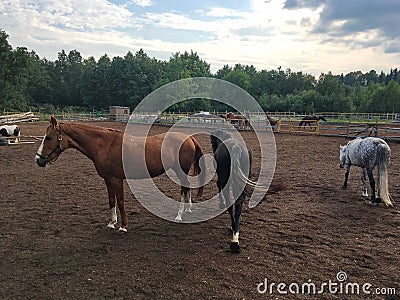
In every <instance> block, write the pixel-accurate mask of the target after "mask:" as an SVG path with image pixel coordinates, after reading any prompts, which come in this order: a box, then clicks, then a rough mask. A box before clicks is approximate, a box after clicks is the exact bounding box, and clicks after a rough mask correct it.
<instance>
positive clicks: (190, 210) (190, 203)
mask: <svg viewBox="0 0 400 300" xmlns="http://www.w3.org/2000/svg"><path fill="white" fill-rule="evenodd" d="M186 197H187V199H188V203H187V205H186V208H185V212H188V213H189V214H191V213H192V193H191V192H190V189H189V190H188V191H187V195H186Z"/></svg>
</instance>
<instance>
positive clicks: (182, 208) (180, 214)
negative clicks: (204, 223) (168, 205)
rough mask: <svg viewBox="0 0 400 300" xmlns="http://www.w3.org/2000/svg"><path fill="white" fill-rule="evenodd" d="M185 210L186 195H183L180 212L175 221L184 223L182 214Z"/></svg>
mask: <svg viewBox="0 0 400 300" xmlns="http://www.w3.org/2000/svg"><path fill="white" fill-rule="evenodd" d="M184 209H185V194H184V193H183V194H182V195H181V204H180V205H179V210H178V215H177V216H176V218H175V221H178V222H180V221H182V214H183V210H184Z"/></svg>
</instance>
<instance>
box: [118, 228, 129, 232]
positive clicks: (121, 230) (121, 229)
mask: <svg viewBox="0 0 400 300" xmlns="http://www.w3.org/2000/svg"><path fill="white" fill-rule="evenodd" d="M118 231H120V232H128V229H126V228H125V227H120V228H119V229H118Z"/></svg>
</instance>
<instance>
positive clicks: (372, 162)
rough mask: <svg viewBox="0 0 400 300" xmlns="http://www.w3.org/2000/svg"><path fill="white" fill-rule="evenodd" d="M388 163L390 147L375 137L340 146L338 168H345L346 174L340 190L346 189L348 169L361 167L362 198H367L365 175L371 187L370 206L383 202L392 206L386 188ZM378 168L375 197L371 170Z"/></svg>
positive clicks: (358, 139)
mask: <svg viewBox="0 0 400 300" xmlns="http://www.w3.org/2000/svg"><path fill="white" fill-rule="evenodd" d="M389 161H390V147H389V145H388V144H387V143H386V142H385V141H384V140H382V139H380V138H376V137H367V138H364V139H362V138H356V139H354V140H352V141H350V142H348V143H347V145H346V146H340V167H341V168H343V167H344V166H346V174H345V179H344V183H343V186H342V188H343V189H346V188H347V179H348V178H349V172H350V167H351V166H352V165H354V166H357V167H361V168H362V171H363V175H362V177H361V180H362V183H363V196H364V197H368V192H367V185H366V174H368V179H369V183H370V187H371V202H370V204H371V205H375V204H378V203H380V202H381V201H383V202H384V203H385V204H386V205H387V206H392V205H393V204H392V201H391V200H390V195H389V188H388V170H387V168H388V165H389ZM375 166H377V167H378V186H377V194H378V197H375V180H374V176H373V173H372V170H373V169H374V168H375Z"/></svg>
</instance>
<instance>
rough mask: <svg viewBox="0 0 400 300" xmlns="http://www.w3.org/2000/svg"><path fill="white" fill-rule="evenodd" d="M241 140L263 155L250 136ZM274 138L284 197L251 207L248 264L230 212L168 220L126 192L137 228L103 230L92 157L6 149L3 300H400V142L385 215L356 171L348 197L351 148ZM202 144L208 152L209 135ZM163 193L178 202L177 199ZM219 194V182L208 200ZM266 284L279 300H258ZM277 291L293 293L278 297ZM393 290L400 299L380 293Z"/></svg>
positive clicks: (40, 130) (33, 130)
mask: <svg viewBox="0 0 400 300" xmlns="http://www.w3.org/2000/svg"><path fill="white" fill-rule="evenodd" d="M100 125H103V126H107V127H114V128H119V129H124V124H121V123H101V124H100ZM46 126H47V124H46V123H31V124H22V125H21V127H22V134H23V135H28V134H30V135H37V136H39V135H40V136H42V135H44V132H45V127H46ZM164 130H166V128H165V127H158V128H155V129H154V132H157V131H164ZM243 137H244V139H245V140H246V141H247V142H248V145H249V146H250V147H255V148H257V147H256V139H255V135H254V133H251V132H244V133H243ZM275 138H276V144H277V153H278V154H277V155H278V161H277V166H276V176H277V177H279V178H285V180H286V181H287V183H288V188H287V189H286V190H284V191H281V192H279V193H277V194H273V195H269V196H267V199H266V200H264V201H263V202H262V203H261V204H259V205H258V206H257V207H255V208H253V209H250V208H248V205H247V203H246V204H245V208H244V211H243V214H242V219H241V228H240V234H241V235H240V243H241V247H242V252H241V253H240V254H232V253H230V252H229V251H228V249H229V240H230V238H231V233H230V232H229V226H230V222H229V217H228V213H224V214H222V215H220V216H218V217H216V218H214V219H212V220H209V221H206V222H202V223H198V224H176V223H172V222H168V221H165V220H163V219H160V218H158V217H156V216H154V215H152V214H151V213H150V212H148V211H147V210H146V209H145V208H143V207H142V206H141V205H140V204H139V203H138V201H136V200H135V199H134V197H133V195H132V193H131V192H130V190H129V188H128V186H127V185H125V196H126V200H127V201H126V202H127V203H126V206H127V211H128V217H129V222H130V223H129V227H128V232H127V233H126V234H120V233H119V232H118V231H116V230H110V229H108V228H106V224H107V223H108V218H109V208H108V199H107V192H106V187H105V185H104V183H103V180H102V179H101V178H100V177H99V176H98V175H97V173H96V171H95V169H94V166H93V164H92V162H91V161H90V160H89V159H87V158H86V157H85V156H83V155H82V154H80V153H79V152H77V151H75V150H67V151H65V152H64V153H63V154H62V155H61V156H60V158H59V160H58V161H57V162H55V163H54V164H53V165H51V166H50V167H48V168H45V169H42V168H39V167H37V166H36V165H35V162H34V156H35V152H36V150H37V148H38V147H39V144H40V142H39V141H38V142H36V143H35V144H32V145H29V144H24V145H15V146H4V147H0V154H1V155H0V182H1V196H0V199H1V206H0V228H1V231H0V242H1V247H0V253H1V255H0V299H31V298H33V299H308V298H310V297H311V296H310V295H299V294H291V293H290V291H289V288H288V286H289V285H290V284H292V286H291V287H292V290H293V289H295V287H296V284H297V285H298V286H300V288H301V286H302V285H303V284H304V283H308V284H311V283H313V284H315V285H316V287H317V290H320V287H321V286H323V284H324V283H325V284H327V283H329V281H330V282H333V283H336V284H337V292H336V294H333V293H330V292H329V290H328V287H327V285H325V287H324V286H323V287H324V293H323V294H320V295H316V296H315V295H314V296H313V298H317V299H400V297H399V295H400V276H399V274H400V239H399V237H400V173H399V172H398V170H399V169H400V159H399V157H400V144H395V143H390V144H389V145H390V147H391V149H392V160H391V165H390V167H389V173H390V174H389V186H390V191H391V195H392V197H393V199H395V200H397V202H396V203H395V206H394V208H386V207H383V206H375V207H370V206H369V205H368V204H367V202H366V201H365V200H364V199H363V198H362V197H361V180H360V176H361V170H360V169H358V168H353V169H352V172H351V174H350V179H349V188H348V190H346V191H343V190H341V189H340V187H341V185H342V183H343V179H344V170H342V169H339V159H338V150H339V145H340V144H345V143H346V142H347V140H346V139H344V138H333V137H314V136H301V135H298V136H294V135H287V134H277V135H276V136H275ZM199 141H200V143H201V145H202V146H203V148H204V149H205V150H206V152H211V147H210V143H209V138H208V137H207V136H206V135H204V136H203V135H201V136H199ZM255 153H256V155H255V165H254V167H255V168H257V163H258V164H259V161H257V149H256V151H255ZM253 173H254V171H253ZM163 182H164V183H163ZM159 184H161V185H162V184H165V185H166V186H164V187H163V188H165V189H166V190H168V191H169V192H170V193H173V191H178V189H179V187H177V186H176V185H175V184H173V183H171V182H168V181H165V180H162V181H161V183H159ZM216 193H217V189H216V186H215V180H214V181H213V182H211V183H210V184H209V185H207V187H206V189H205V196H206V198H207V197H209V198H210V197H212V196H214V195H215V194H216ZM338 272H345V273H346V275H347V280H345V281H342V286H343V284H347V283H357V284H358V285H359V286H360V287H362V286H364V287H365V288H366V291H369V292H371V294H369V295H368V294H365V293H363V291H362V290H360V294H359V295H350V294H348V293H347V294H346V292H345V290H344V288H343V291H342V292H340V289H339V287H340V284H339V283H340V282H341V281H339V279H337V274H338ZM341 275H344V274H341ZM265 280H267V286H268V287H269V288H271V289H272V294H271V292H270V290H267V291H266V293H264V294H260V293H259V292H258V290H257V286H258V285H259V284H260V283H264V284H263V285H260V286H259V288H258V289H259V290H260V291H262V290H263V289H265ZM279 283H285V284H286V288H285V287H283V286H282V285H281V286H280V287H281V290H286V291H287V292H288V291H289V292H288V293H289V294H286V295H281V294H280V293H279V292H278V289H277V288H278V284H279ZM368 283H369V284H370V286H368V285H367V286H365V284H368ZM273 284H275V285H273ZM333 287H335V286H333ZM389 288H395V289H396V291H397V296H396V295H394V296H393V295H392V296H384V295H376V294H377V293H379V292H382V293H384V292H385V291H386V293H391V292H392V290H389ZM332 291H334V289H332ZM305 292H307V291H305Z"/></svg>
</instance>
